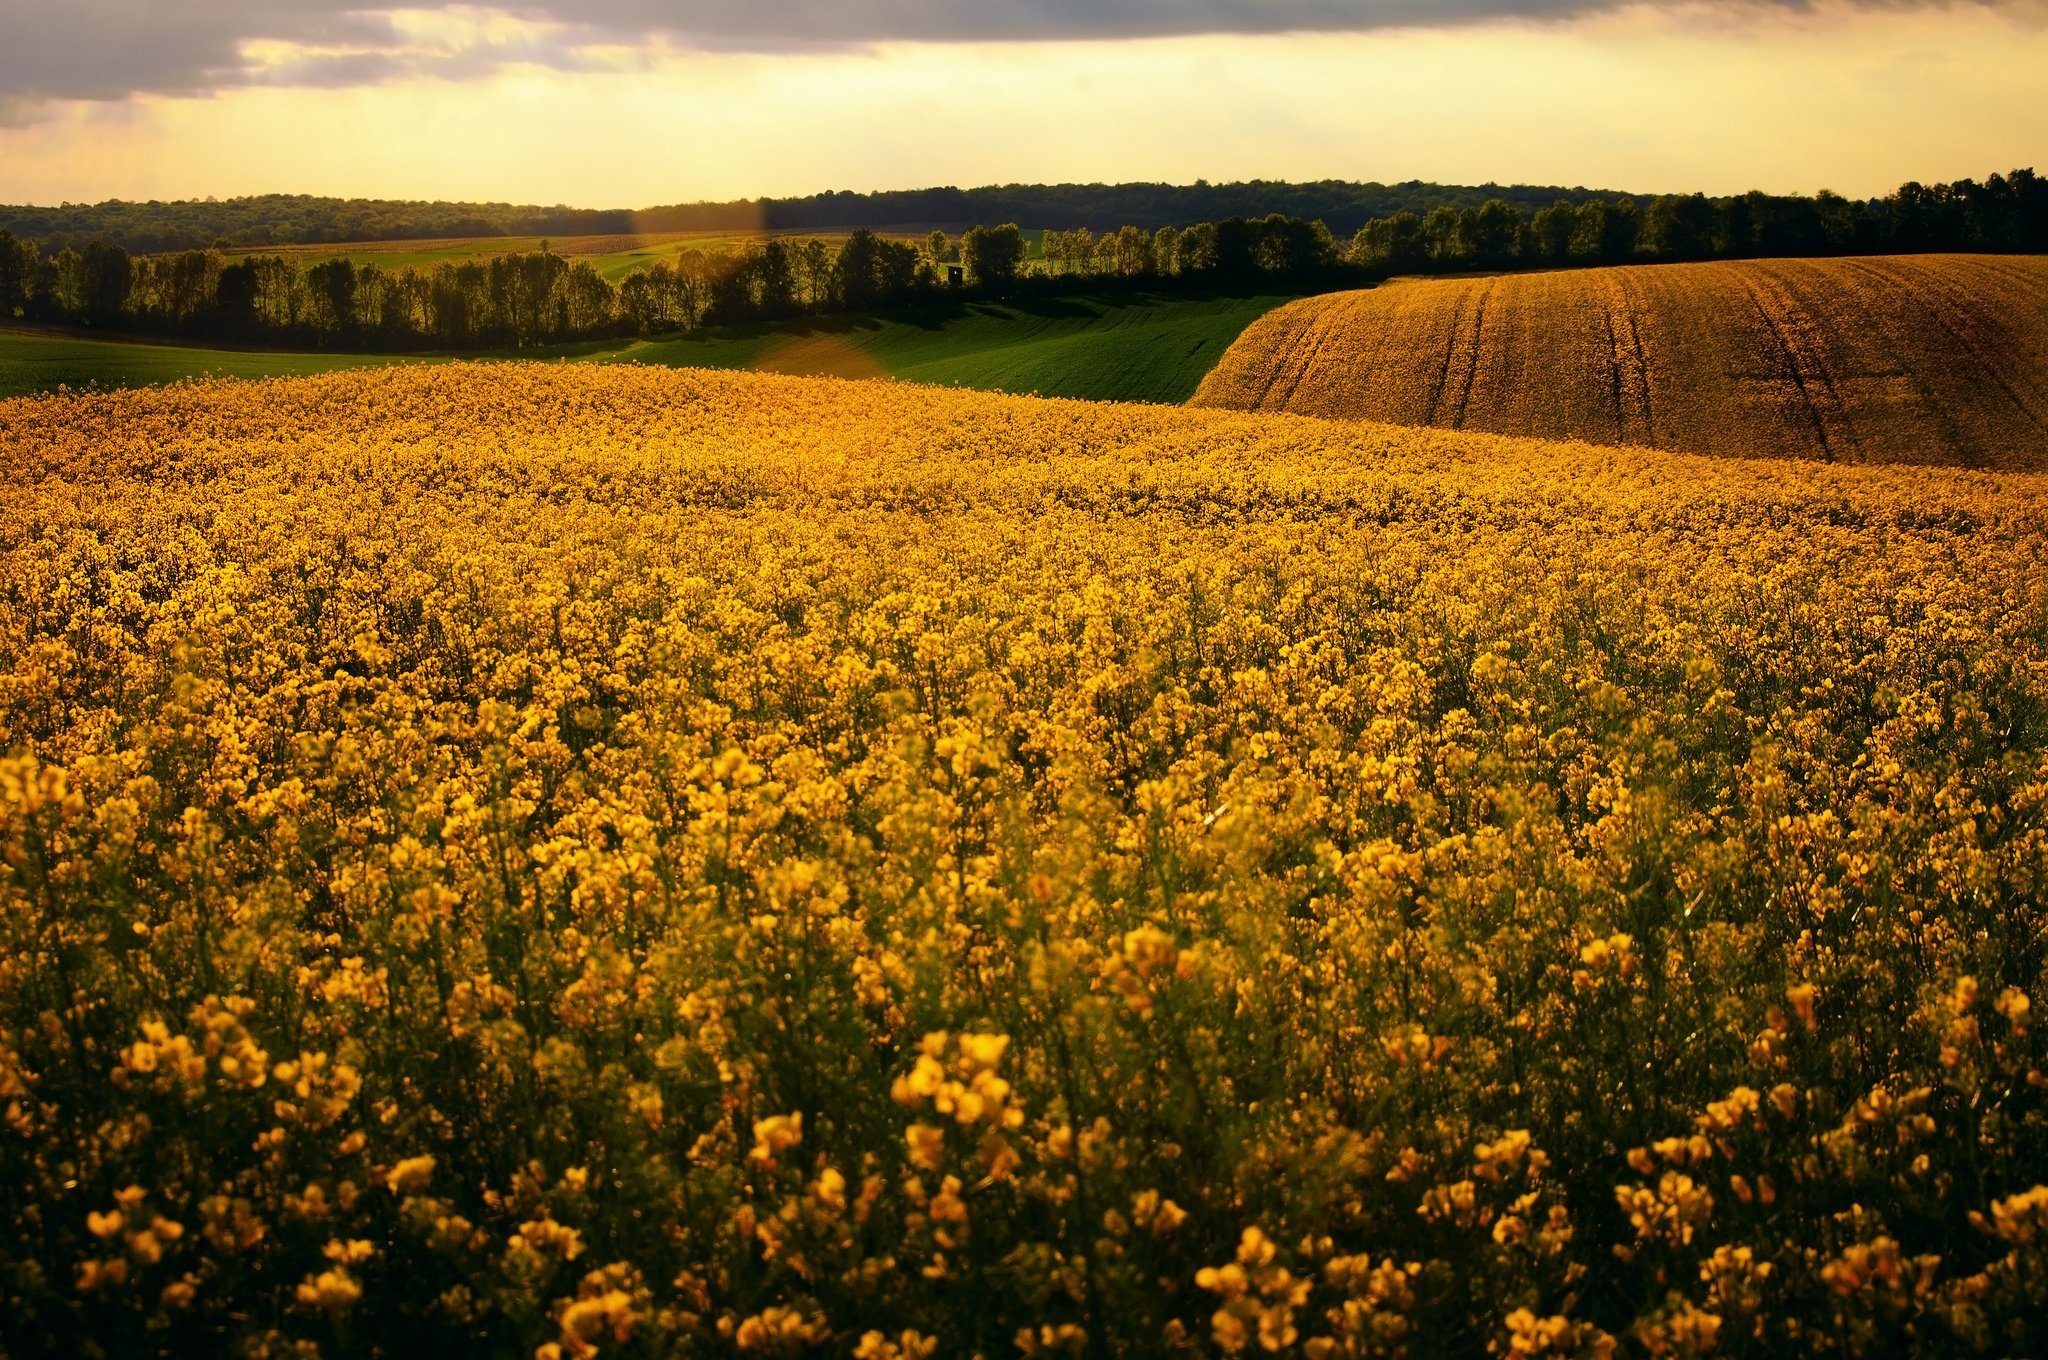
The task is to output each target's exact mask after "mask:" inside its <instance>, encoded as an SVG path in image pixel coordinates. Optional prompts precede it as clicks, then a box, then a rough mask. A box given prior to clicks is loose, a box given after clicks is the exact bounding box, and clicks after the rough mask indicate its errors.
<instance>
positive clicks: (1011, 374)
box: [0, 293, 1287, 405]
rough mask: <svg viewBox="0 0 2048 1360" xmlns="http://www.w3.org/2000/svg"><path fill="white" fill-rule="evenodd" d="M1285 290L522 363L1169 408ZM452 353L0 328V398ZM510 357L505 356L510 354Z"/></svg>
mask: <svg viewBox="0 0 2048 1360" xmlns="http://www.w3.org/2000/svg"><path fill="white" fill-rule="evenodd" d="M1285 301H1287V298H1286V297H1285V296H1251V297H1238V296H1230V295H1216V296H1193V297H1188V296H1160V295H1151V294H1140V293H1126V294H1111V295H1106V296H1092V297H1091V296H1076V297H1056V298H1037V299H1032V300H1029V301H1022V302H1011V303H971V304H967V305H964V306H962V305H946V306H932V307H922V308H912V309H908V310H905V311H900V312H892V313H889V314H887V315H885V316H854V317H824V318H816V319H812V320H807V321H790V322H777V323H773V324H762V325H755V326H746V327H733V328H726V329H721V330H710V331H701V332H695V333H692V334H689V335H685V336H680V337H676V338H673V339H665V340H634V341H606V342H603V343H601V344H581V345H565V346H559V347H552V348H548V349H545V350H540V351H527V352H526V353H525V355H524V356H523V357H538V358H549V359H555V358H562V359H576V360H587V361H589V362H593V363H641V364H658V365H661V366H664V367H670V368H724V369H758V370H762V371H765V372H775V373H789V374H797V375H817V376H826V377H841V378H897V379H901V380H903V381H906V382H920V383H932V384H936V385H939V386H946V387H971V388H980V389H988V390H996V391H1005V392H1019V393H1025V392H1036V393H1038V394H1040V395H1042V396H1059V397H1080V398H1088V399H1092V400H1098V401H1149V402H1157V403H1164V404H1169V405H1172V404H1178V403H1180V402H1184V401H1186V400H1187V399H1188V397H1189V395H1190V394H1191V393H1193V392H1194V390H1195V388H1196V386H1197V384H1199V383H1200V382H1201V380H1202V375H1203V374H1205V373H1207V372H1208V371H1209V369H1210V368H1211V367H1213V366H1214V365H1215V363H1216V361H1217V360H1218V359H1219V358H1220V357H1221V356H1222V354H1223V353H1224V351H1225V350H1226V349H1227V348H1228V347H1229V346H1230V343H1231V342H1232V341H1233V340H1235V339H1236V338H1237V336H1238V334H1239V333H1240V332H1241V331H1243V330H1244V328H1245V327H1246V326H1248V325H1250V324H1251V323H1252V322H1253V321H1255V320H1257V319H1258V318H1259V317H1260V316H1262V315H1264V314H1265V313H1266V312H1267V311H1269V310H1271V309H1272V308H1273V307H1276V306H1279V305H1280V304H1282V303H1284V302H1285ZM448 357H450V356H448V355H445V354H442V355H376V354H349V353H340V352H334V351H316V352H300V351H268V350H249V349H208V348H203V347H197V346H182V345H159V344H149V343H143V342H140V341H137V340H134V339H119V338H116V339H104V338H98V337H96V336H94V335H91V334H66V333H62V332H55V331H46V330H30V329H26V328H24V329H21V330H4V329H0V397H12V396H25V395H28V394H31V393H35V392H50V391H55V390H56V389H57V388H58V387H60V386H62V387H74V388H78V387H87V386H97V387H101V388H116V387H144V386H150V385H153V384H158V383H166V382H176V381H180V380H183V379H187V378H199V377H208V376H211V377H235V378H261V377H278V376H286V375H292V374H306V373H323V372H327V371H330V370H332V369H338V368H363V367H371V366H376V365H382V364H391V363H415V362H421V361H423V360H425V361H440V360H446V359H447V358H448ZM508 357H509V356H508Z"/></svg>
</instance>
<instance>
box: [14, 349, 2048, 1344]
mask: <svg viewBox="0 0 2048 1360" xmlns="http://www.w3.org/2000/svg"><path fill="white" fill-rule="evenodd" d="M2044 562H2048V480H2041V479H2034V478H2030V477H2027V476H2021V475H1999V476H1996V477H1994V476H1991V475H1988V474H1975V473H1967V472H1953V471H1947V472H1944V471H1927V470H1920V471H1915V472H1912V473H1910V474H1906V473H1900V472H1896V471H1890V470H1886V469H1870V468H1866V469H1855V468H1843V467H1827V466H1818V465H1790V464H1767V463H1754V464H1735V463H1730V464H1721V463H1714V462H1709V461H1706V460H1688V459H1685V458H1682V457H1678V456H1667V455H1660V454H1655V453H1650V452H1642V451H1631V450H1617V449H1593V448H1589V447H1585V446H1580V445H1560V444H1540V443H1525V442H1515V441H1510V440H1503V439H1488V438H1484V437H1477V436H1458V435H1452V434H1447V433H1443V432H1435V431H1398V430H1394V429H1391V428H1385V427H1373V426H1363V425H1338V424H1325V423H1320V422H1315V421H1309V420H1303V419H1296V418H1287V417H1273V416H1255V415H1243V414H1232V413H1226V412H1206V411H1166V410H1158V409H1149V408H1139V407H1115V406H1087V405H1081V404H1075V403H1056V402H1037V401H1031V400H1025V399H1016V398H1008V397H1000V396H992V395H985V394H972V393H959V392H941V391H932V390H917V389H911V388H902V387H891V386H885V385H871V384H856V383H838V382H830V381H804V380H792V379H781V378H773V377H760V376H746V375H720V374H710V373H690V372H671V371H655V370H646V371H642V370H634V369H619V370H612V371H604V370H597V369H586V368H580V367H569V366H541V365H488V366H474V365H470V366H465V365H454V366H449V367H446V368H436V369H432V370H427V369H409V370H394V371H386V372H371V373H360V374H351V375H337V376H334V377H328V378H320V379H310V380H301V381H293V382H286V383H271V384H263V385H252V386H244V385H235V384H205V385H197V386H189V387H179V388H172V389H166V390H159V391H134V392H124V393H115V394H105V395H85V396H60V397H54V398H45V399H36V400H29V401H20V402H10V403H0V1351H4V1352H5V1353H6V1354H8V1355H9V1356H35V1355H60V1354H61V1355H89V1354H103V1355H142V1354H179V1355H183V1354H233V1355H240V1356H249V1357H286V1356H291V1357H299V1358H301V1360H310V1357H314V1356H320V1355H326V1356H336V1357H339V1356H348V1355H358V1354H387V1355H395V1354H416V1353H426V1352H432V1351H436V1350H439V1351H442V1352H445V1353H448V1354H460V1355H471V1354H478V1355H506V1356H517V1357H522V1360H523V1357H527V1356H537V1357H541V1360H563V1358H564V1357H569V1358H572V1360H587V1358H588V1357H592V1356H600V1355H604V1356H621V1357H625V1356H663V1355H689V1356H721V1355H732V1356H740V1355H746V1356H779V1357H798V1356H804V1357H808V1356H819V1357H825V1356H836V1357H840V1358H841V1360H845V1357H855V1358H856V1360H936V1357H940V1356H955V1355H957V1356H963V1357H967V1356H981V1357H985V1360H995V1358H996V1357H1001V1356H1048V1357H1054V1356H1073V1357H1080V1356H1114V1357H1150V1356H1160V1355H1168V1356H1171V1355H1184V1356H1210V1357H1216V1356H1224V1355H1246V1356H1251V1355H1261V1356H1264V1355H1271V1356H1303V1357H1308V1358H1309V1360H1365V1357H1385V1356H1404V1355H1405V1356H1413V1357H1418V1360H1419V1357H1424V1356H1439V1355H1447V1356H1473V1357H1479V1356H1504V1357H1505V1356H1609V1355H1656V1356H1664V1355H1671V1356H1679V1355H1700V1354H1740V1355H1753V1356H1762V1355H1807V1354H1816V1353H1824V1354H1841V1355H1868V1356H1880V1355H1895V1354H1911V1353H1922V1354H1974V1353H2004V1354H2030V1353H2041V1352H2042V1351H2044V1350H2048V1330H2044V1324H2043V1321H2042V1319H2043V1318H2044V1317H2048V1310H2043V1309H2042V1308H2041V1307H2040V1302H2041V1291H2042V1288H2043V1281H2044V1280H2048V1075H2044V1072H2048V1055H2044V1047H2043V1045H2044V1040H2043V1032H2044V1027H2042V1026H2040V1025H2036V1024H2034V1023H2033V1021H2032V1012H2033V1010H2034V1008H2035V1007H2034V1002H2035V1000H2036V999H2037V998H2039V997H2040V996H2041V995H2042V988H2043V985H2044V981H2043V980H2044V977H2048V967H2044V965H2048V957H2044V950H2048V943H2044V942H2048V573H2044V567H2043V563H2044Z"/></svg>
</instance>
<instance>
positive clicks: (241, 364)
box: [0, 329, 432, 398]
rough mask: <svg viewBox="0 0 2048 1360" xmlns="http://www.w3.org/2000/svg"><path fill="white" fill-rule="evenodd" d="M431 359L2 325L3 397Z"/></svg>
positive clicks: (292, 374)
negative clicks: (215, 345) (217, 345)
mask: <svg viewBox="0 0 2048 1360" xmlns="http://www.w3.org/2000/svg"><path fill="white" fill-rule="evenodd" d="M421 362H432V361H431V360H429V359H426V358H424V357H413V356H391V355H379V354H334V353H326V354H320V353H305V352H299V351H287V350H253V349H207V348H204V347H202V346H193V345H158V344H148V343H141V342H136V341H128V340H99V339H91V338H87V337H84V336H74V335H64V334H59V333H53V332H50V331H43V330H26V329H24V330H7V329H0V398H6V397H19V396H27V395H29V394H31V393H35V392H51V391H55V390H56V389H57V388H59V387H102V388H115V387H143V386H148V385H150V384H153V383H168V382H182V381H184V380H186V379H189V378H206V377H215V378H286V377H297V376H301V375H304V374H310V373H328V372H332V371H334V370H335V369H347V368H371V367H379V366H382V365H385V364H394V363H421Z"/></svg>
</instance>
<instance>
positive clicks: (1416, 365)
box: [1191, 255, 2048, 468]
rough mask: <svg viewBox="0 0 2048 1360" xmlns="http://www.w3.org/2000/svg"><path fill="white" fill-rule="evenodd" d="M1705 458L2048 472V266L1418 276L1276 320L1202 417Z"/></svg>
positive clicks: (1307, 302)
mask: <svg viewBox="0 0 2048 1360" xmlns="http://www.w3.org/2000/svg"><path fill="white" fill-rule="evenodd" d="M1191 404H1193V405H1196V406H1212V407H1226V408H1232V409H1239V410H1266V411H1287V412H1292V413H1295V414H1298V415H1313V416H1328V417H1338V418H1351V419H1367V420H1379V421H1386V422H1390V423H1393V424H1399V425H1431V426H1438V427H1441V428H1446V429H1461V430H1483V431H1488V432H1492V433H1496V434H1515V435H1533V436H1538V437H1542V438H1551V439H1559V438H1576V439H1584V440H1588V441H1591V442H1595V443H1605V444H1645V445H1651V446H1655V447H1659V448H1666V449H1672V450H1678V451H1683V452H1689V453H1706V454H1720V455H1733V456H1741V457H1764V458H1814V459H1822V460H1827V461H1836V462H1854V463H1938V464H1952V465H1961V466H1966V467H1993V468H2041V467H2044V466H2048V260H2043V259H2040V258H2036V257H2019V256H1997V255H1926V256H1911V257H1873V258H1851V259H1835V260H1756V261H1733V262H1718V263H1711V264H1676V265H1630V266H1623V267H1620V268H1611V269H1583V270H1570V271H1562V272H1557V273H1544V274H1521V275H1506V276H1497V277H1488V278H1463V279H1442V280H1402V281H1397V282H1395V283H1392V284H1388V285H1385V286H1382V287H1380V288H1376V289H1372V290H1369V291H1363V292H1347V293H1334V294H1329V295H1325V296H1322V297H1313V298H1307V299H1304V300H1302V301H1300V302H1296V303H1292V304H1290V305H1288V306H1286V307H1282V308H1280V309H1279V310H1277V311H1275V312H1272V313H1271V314H1269V315H1268V316H1266V317H1265V318H1263V319H1262V320H1260V321H1259V322H1257V323H1255V324H1254V325H1253V326H1252V327H1251V328H1250V329H1248V330H1247V331H1246V332H1245V333H1244V335H1243V336H1241V337H1240V338H1239V339H1238V341H1237V343H1236V344H1235V345H1233V346H1232V347H1231V348H1230V350H1229V351H1228V352H1227V353H1226V354H1225V355H1224V357H1223V360H1222V361H1221V363H1219V364H1218V365H1217V367H1216V369H1215V371H1214V372H1212V373H1211V374H1210V375H1209V377H1208V378H1207V379H1206V380H1205V381H1204V382H1203V384H1202V386H1201V388H1200V390H1199V391H1197V392H1196V394H1195V396H1194V398H1193V401H1192V403H1191Z"/></svg>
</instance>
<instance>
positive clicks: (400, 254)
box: [227, 229, 1042, 283]
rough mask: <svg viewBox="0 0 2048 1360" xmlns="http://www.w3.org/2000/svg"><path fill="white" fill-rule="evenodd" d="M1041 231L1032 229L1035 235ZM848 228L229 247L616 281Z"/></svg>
mask: <svg viewBox="0 0 2048 1360" xmlns="http://www.w3.org/2000/svg"><path fill="white" fill-rule="evenodd" d="M878 234H879V235H882V236H889V237H895V238H898V239H901V240H911V241H916V242H918V243H922V242H923V240H924V238H925V236H926V234H927V232H925V231H911V230H908V229H906V230H904V231H900V232H897V231H884V232H880V233H878ZM1040 234H1042V233H1034V234H1033V235H1034V238H1035V237H1036V236H1037V235H1040ZM846 236H847V233H846V232H844V231H773V232H771V231H755V232H746V231H739V232H734V231H664V232H629V233H614V234H611V235H606V236H448V237H438V238H434V239H430V240H402V241H341V242H323V243H313V244H305V245H276V246H248V247H242V248H238V249H235V250H232V251H229V252H227V253H228V255H229V256H230V257H231V258H236V259H239V258H242V257H244V256H250V255H281V256H283V257H285V258H286V259H289V260H292V261H294V262H295V263H298V264H312V263H317V262H318V261H321V260H341V259H345V260H348V261H349V262H350V263H352V264H356V265H366V264H374V265H376V266H378V267H379V268H380V269H431V268H433V267H434V266H436V265H442V264H463V263H466V262H469V261H472V260H488V259H490V258H491V257H492V256H495V255H512V254H520V253H523V252H526V251H534V250H539V249H541V248H542V247H543V246H545V247H546V248H547V249H549V250H551V251H553V252H554V253H555V254H557V255H560V256H562V257H564V258H565V259H574V260H585V261H588V262H589V264H590V265H591V267H592V268H594V269H596V270H597V272H598V273H600V274H602V275H604V276H605V277H606V278H607V279H610V280H611V281H612V282H613V283H617V282H618V281H619V280H621V279H623V278H625V276H626V275H628V274H630V273H632V272H633V271H634V270H636V269H645V268H647V267H648V266H649V265H652V264H657V263H661V262H664V261H666V262H668V263H671V264H672V263H674V261H675V257H676V256H678V255H680V254H682V253H683V252H684V251H686V250H702V251H708V252H711V253H713V254H719V253H724V252H727V251H732V250H737V249H740V248H742V247H744V246H750V245H759V244H761V243H762V242H764V241H767V240H768V239H770V238H771V237H780V238H783V239H785V240H806V241H808V240H820V241H825V242H827V243H828V244H830V245H832V246H834V247H836V246H837V245H838V244H839V243H840V242H841V241H843V240H845V239H846Z"/></svg>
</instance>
